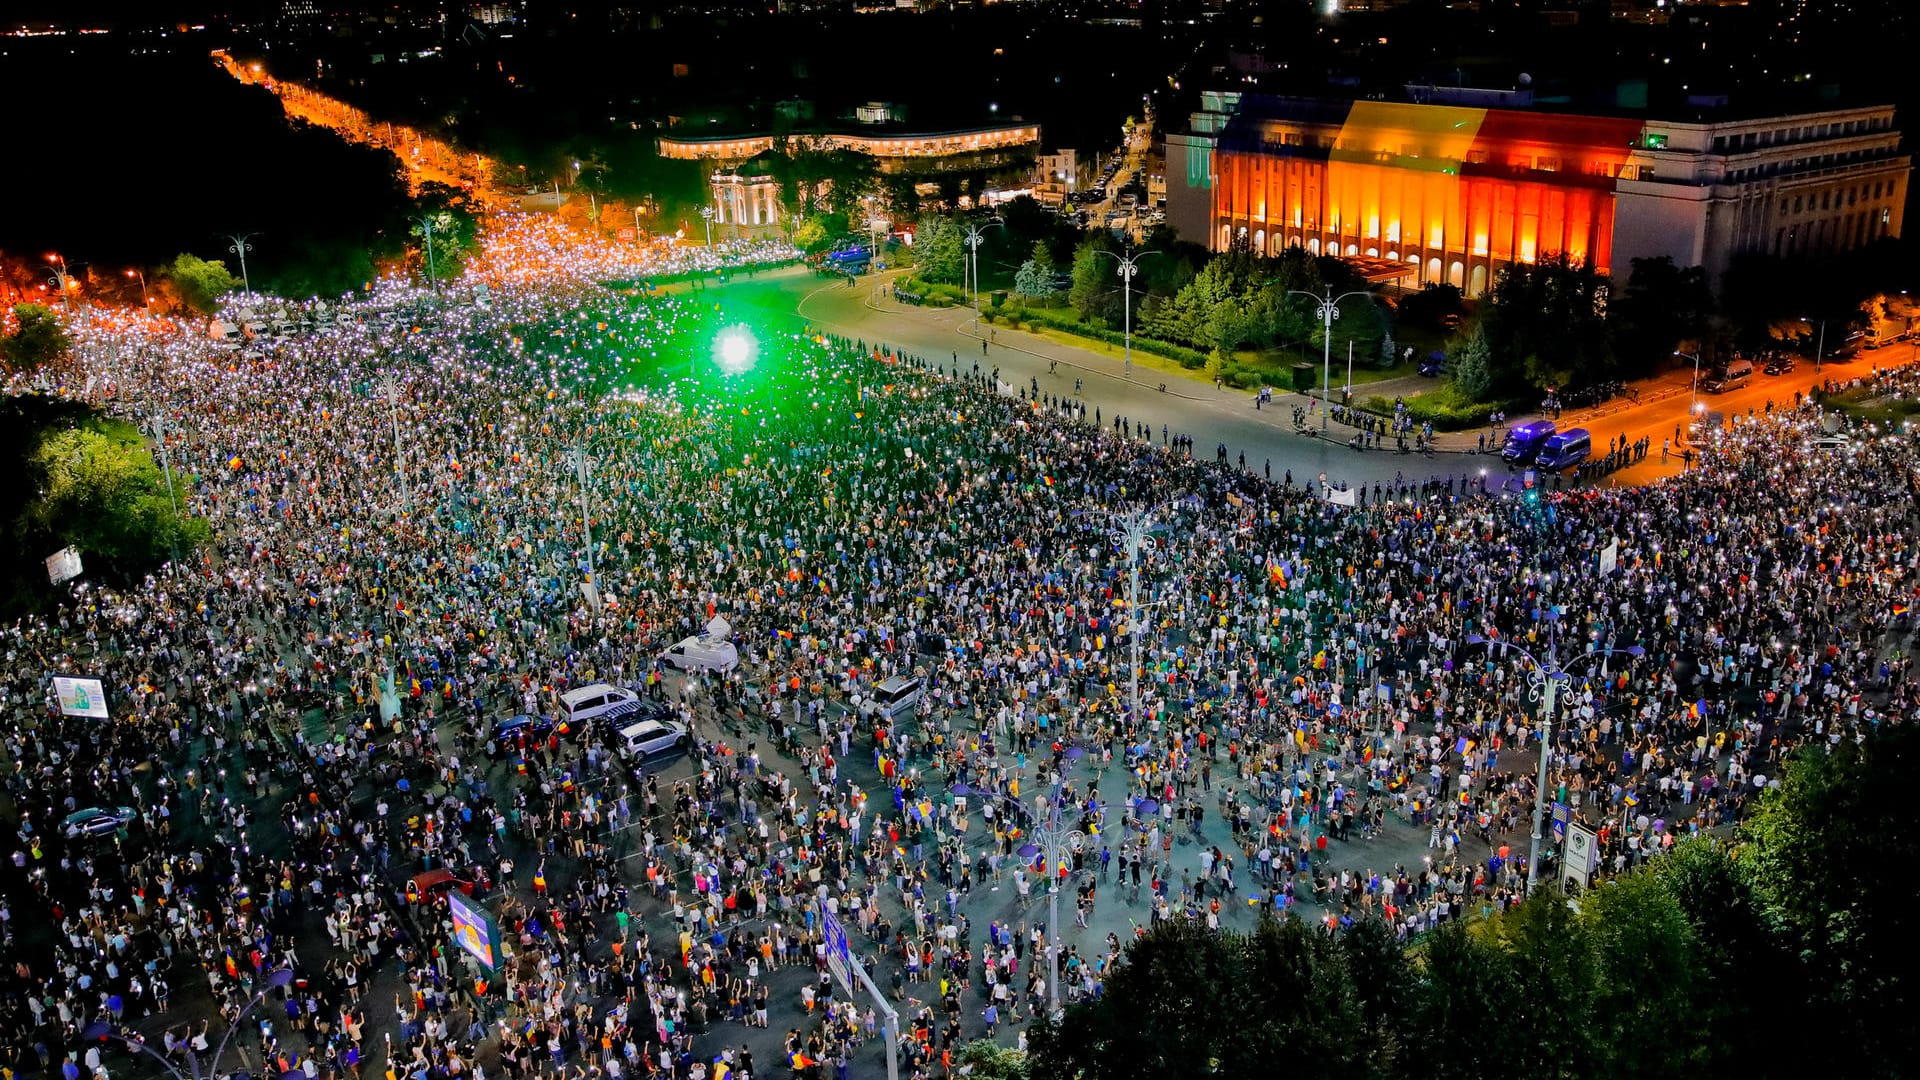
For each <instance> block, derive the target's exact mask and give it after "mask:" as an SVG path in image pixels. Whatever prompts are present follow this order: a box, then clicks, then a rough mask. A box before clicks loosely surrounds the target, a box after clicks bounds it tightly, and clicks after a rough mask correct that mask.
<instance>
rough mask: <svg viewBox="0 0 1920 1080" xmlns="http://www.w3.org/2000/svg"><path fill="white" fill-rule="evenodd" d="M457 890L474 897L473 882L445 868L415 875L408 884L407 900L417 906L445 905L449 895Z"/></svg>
mask: <svg viewBox="0 0 1920 1080" xmlns="http://www.w3.org/2000/svg"><path fill="white" fill-rule="evenodd" d="M455 889H458V890H460V892H461V894H462V895H464V896H472V895H473V882H472V881H471V880H469V879H467V878H463V877H461V876H460V875H459V874H456V873H454V872H453V871H452V870H450V869H448V868H447V867H444V866H443V867H440V868H439V869H437V870H427V871H424V872H422V873H418V874H415V875H413V879H412V880H411V881H408V882H407V899H408V900H409V901H410V902H412V903H416V904H444V903H446V901H447V894H448V893H449V892H452V891H453V890H455Z"/></svg>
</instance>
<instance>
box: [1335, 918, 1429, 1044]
mask: <svg viewBox="0 0 1920 1080" xmlns="http://www.w3.org/2000/svg"><path fill="white" fill-rule="evenodd" d="M1340 952H1341V956H1342V959H1343V962H1344V963H1345V964H1346V968H1347V977H1348V978H1349V979H1351V980H1352V982H1353V992H1354V996H1355V998H1356V999H1357V1001H1358V1003H1359V1010H1360V1015H1359V1018H1358V1021H1357V1023H1358V1028H1357V1032H1356V1034H1357V1035H1358V1037H1359V1039H1360V1043H1361V1045H1362V1046H1365V1047H1367V1048H1368V1051H1367V1056H1368V1058H1369V1059H1370V1065H1371V1072H1372V1074H1373V1075H1375V1076H1397V1075H1402V1074H1403V1073H1404V1072H1405V1071H1406V1070H1403V1069H1401V1068H1399V1067H1398V1066H1399V1065H1400V1064H1401V1060H1402V1054H1403V1051H1404V1049H1405V1041H1404V1040H1405V1039H1406V1037H1407V1031H1408V1027H1409V1025H1410V1023H1411V1021H1412V1019H1413V986H1414V978H1413V970H1412V965H1411V964H1409V963H1408V962H1407V954H1406V950H1405V949H1403V948H1402V947H1401V945H1400V942H1399V941H1398V940H1397V939H1396V938H1395V937H1394V935H1393V929H1392V928H1391V927H1389V926H1388V925H1387V924H1386V923H1384V922H1382V921H1381V920H1379V919H1362V920H1360V921H1359V922H1356V923H1354V924H1353V925H1352V926H1349V927H1348V928H1347V929H1346V932H1345V933H1343V934H1341V935H1340Z"/></svg>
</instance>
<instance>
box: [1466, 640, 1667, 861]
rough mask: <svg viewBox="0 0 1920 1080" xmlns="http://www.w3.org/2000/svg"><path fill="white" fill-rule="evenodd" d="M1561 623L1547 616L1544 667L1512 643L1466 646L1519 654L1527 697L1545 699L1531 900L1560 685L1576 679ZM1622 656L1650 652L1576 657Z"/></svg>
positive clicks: (1530, 853)
mask: <svg viewBox="0 0 1920 1080" xmlns="http://www.w3.org/2000/svg"><path fill="white" fill-rule="evenodd" d="M1559 620H1560V616H1559V614H1558V613H1557V612H1552V611H1549V612H1547V613H1546V621H1547V624H1548V626H1547V659H1546V662H1545V663H1542V662H1541V661H1540V659H1539V658H1538V657H1536V656H1534V655H1533V654H1532V653H1531V652H1528V651H1527V650H1526V649H1524V648H1522V647H1521V646H1519V645H1517V644H1514V643H1513V642H1510V641H1509V642H1495V641H1490V640H1488V639H1487V638H1484V637H1482V636H1480V635H1479V634H1468V635H1467V644H1469V645H1495V644H1504V645H1505V646H1506V647H1507V648H1509V649H1511V650H1513V651H1514V652H1516V653H1519V654H1520V658H1521V659H1522V660H1525V661H1526V664H1527V667H1526V678H1527V683H1528V689H1527V697H1528V698H1529V699H1530V700H1533V701H1540V700H1541V699H1542V698H1543V697H1544V698H1545V701H1544V702H1543V704H1542V705H1541V708H1540V739H1539V749H1540V777H1539V780H1538V782H1537V783H1536V784H1535V788H1534V793H1533V839H1532V841H1531V843H1530V845H1529V847H1528V848H1527V895H1529V896H1531V895H1533V888H1534V885H1535V884H1536V883H1537V882H1538V881H1539V878H1540V830H1541V828H1542V827H1543V825H1544V823H1545V820H1546V813H1547V764H1548V758H1549V757H1550V756H1551V751H1552V749H1553V747H1552V742H1553V721H1554V709H1555V708H1556V707H1557V706H1558V705H1559V691H1560V684H1561V683H1563V682H1565V683H1571V682H1572V681H1573V676H1572V675H1571V674H1569V673H1568V672H1567V671H1565V670H1564V669H1562V668H1561V666H1560V658H1559V655H1558V654H1559V641H1558V638H1557V637H1556V636H1555V635H1554V632H1553V628H1554V626H1555V625H1557V624H1558V622H1559ZM1620 655H1624V656H1631V657H1633V658H1635V659H1639V658H1640V657H1643V656H1645V655H1647V650H1645V649H1643V648H1641V647H1640V646H1638V645H1629V646H1627V647H1626V648H1624V649H1602V650H1599V651H1597V652H1590V653H1585V654H1583V655H1581V656H1579V657H1576V658H1575V660H1574V663H1576V664H1577V663H1580V662H1581V661H1583V660H1593V659H1596V658H1597V659H1600V660H1601V661H1603V662H1604V661H1605V660H1606V658H1607V657H1609V656H1620Z"/></svg>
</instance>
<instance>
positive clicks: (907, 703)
mask: <svg viewBox="0 0 1920 1080" xmlns="http://www.w3.org/2000/svg"><path fill="white" fill-rule="evenodd" d="M925 687H926V680H925V679H922V678H920V677H919V676H917V675H895V676H893V677H892V678H890V679H887V680H886V681H885V682H882V683H881V684H880V685H879V686H876V687H874V688H873V694H872V695H871V696H869V697H867V698H866V699H864V700H863V701H861V702H860V715H861V716H869V717H874V718H876V719H879V718H883V717H884V718H885V719H888V720H891V719H893V718H894V717H897V716H899V715H900V714H901V713H904V712H909V711H911V710H912V709H913V707H914V706H915V705H918V704H920V693H921V691H922V690H923V689H924V688H925Z"/></svg>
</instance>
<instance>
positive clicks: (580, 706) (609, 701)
mask: <svg viewBox="0 0 1920 1080" xmlns="http://www.w3.org/2000/svg"><path fill="white" fill-rule="evenodd" d="M639 700H640V695H639V694H636V693H634V692H633V691H631V690H625V689H622V688H620V687H618V686H609V685H607V684H606V683H589V684H588V685H586V686H582V687H579V688H578V689H574V690H569V691H567V692H566V693H564V694H561V695H560V713H561V715H560V719H561V720H563V721H566V722H567V723H568V724H570V725H572V726H574V727H576V728H577V727H578V726H579V725H581V724H584V723H586V722H587V721H589V720H592V719H594V718H595V717H598V716H601V715H604V714H606V713H608V712H612V711H613V710H615V709H618V708H619V707H621V706H622V705H626V704H628V703H630V702H637V701H639Z"/></svg>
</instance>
